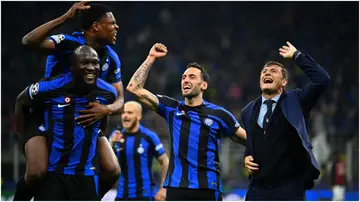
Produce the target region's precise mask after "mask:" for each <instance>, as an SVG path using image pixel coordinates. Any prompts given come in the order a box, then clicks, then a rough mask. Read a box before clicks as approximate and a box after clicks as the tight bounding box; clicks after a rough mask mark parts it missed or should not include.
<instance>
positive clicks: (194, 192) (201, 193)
mask: <svg viewBox="0 0 360 202" xmlns="http://www.w3.org/2000/svg"><path fill="white" fill-rule="evenodd" d="M165 200H166V201H222V193H221V192H219V191H216V190H213V189H185V188H176V187H167V188H166V199H165Z"/></svg>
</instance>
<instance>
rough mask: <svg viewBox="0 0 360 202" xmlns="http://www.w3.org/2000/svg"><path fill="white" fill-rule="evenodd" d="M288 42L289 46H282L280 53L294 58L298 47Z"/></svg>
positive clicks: (285, 56)
mask: <svg viewBox="0 0 360 202" xmlns="http://www.w3.org/2000/svg"><path fill="white" fill-rule="evenodd" d="M286 44H287V46H282V47H281V48H279V54H280V55H281V56H283V57H284V58H286V59H288V58H292V57H293V55H294V53H295V52H296V51H297V49H296V48H295V47H294V46H293V45H292V44H291V43H290V42H288V41H287V42H286Z"/></svg>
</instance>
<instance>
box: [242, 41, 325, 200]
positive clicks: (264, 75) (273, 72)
mask: <svg viewBox="0 0 360 202" xmlns="http://www.w3.org/2000/svg"><path fill="white" fill-rule="evenodd" d="M286 43H287V46H282V47H281V48H280V49H279V53H280V55H281V56H282V57H284V58H285V59H293V60H294V61H295V62H296V64H297V65H298V66H299V67H300V68H301V69H302V70H303V71H304V73H305V74H306V75H307V76H308V78H309V81H310V82H309V83H308V84H307V85H306V86H305V87H304V88H301V89H295V90H292V91H289V92H287V91H285V87H286V84H287V82H288V76H287V70H286V69H285V68H284V65H283V64H281V63H279V62H275V61H270V62H267V63H266V64H265V65H264V68H263V69H262V71H261V74H260V88H261V91H262V95H261V96H259V97H258V98H257V99H255V100H253V101H252V102H250V103H249V104H248V105H247V106H246V107H245V108H244V109H243V110H242V112H241V119H242V124H243V126H244V129H245V130H246V134H247V141H246V150H245V155H244V156H245V160H244V161H245V168H246V169H247V171H248V172H249V174H250V185H249V187H248V192H247V196H246V200H265V201H269V200H304V199H305V190H306V189H311V188H312V187H313V186H314V182H313V181H314V179H317V178H318V176H319V174H320V170H319V165H318V163H317V162H316V159H315V157H314V155H313V153H312V151H311V149H312V145H311V142H310V140H309V138H308V132H307V131H308V120H309V116H310V111H311V109H312V107H313V106H314V105H315V104H316V102H317V100H318V99H319V97H320V95H321V94H322V93H324V91H325V90H326V88H327V86H328V85H329V83H330V77H329V75H328V74H327V72H326V71H325V70H324V69H323V68H322V67H320V65H319V64H317V63H316V62H315V61H314V60H313V59H312V58H311V57H310V56H309V55H307V54H304V53H301V52H300V51H298V50H297V49H296V48H295V47H294V46H293V45H292V44H291V43H289V42H286Z"/></svg>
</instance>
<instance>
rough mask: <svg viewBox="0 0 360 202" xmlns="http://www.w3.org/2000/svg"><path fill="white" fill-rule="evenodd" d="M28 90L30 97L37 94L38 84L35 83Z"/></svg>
mask: <svg viewBox="0 0 360 202" xmlns="http://www.w3.org/2000/svg"><path fill="white" fill-rule="evenodd" d="M30 89H31V95H36V94H38V92H39V83H35V84H33V85H31V87H30Z"/></svg>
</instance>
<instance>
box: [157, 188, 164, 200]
mask: <svg viewBox="0 0 360 202" xmlns="http://www.w3.org/2000/svg"><path fill="white" fill-rule="evenodd" d="M165 197H166V189H165V188H160V189H159V191H158V193H157V194H156V196H155V200H156V201H165Z"/></svg>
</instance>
